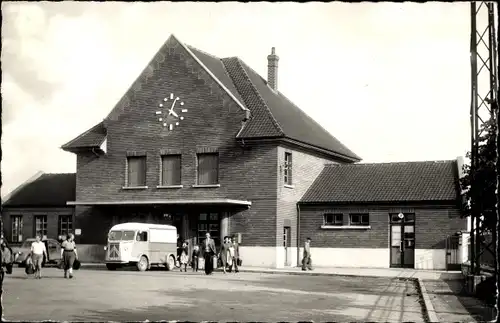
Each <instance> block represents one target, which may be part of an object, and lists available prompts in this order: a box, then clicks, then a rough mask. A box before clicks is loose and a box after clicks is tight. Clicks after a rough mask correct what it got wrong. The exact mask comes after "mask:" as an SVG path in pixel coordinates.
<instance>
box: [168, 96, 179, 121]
mask: <svg viewBox="0 0 500 323" xmlns="http://www.w3.org/2000/svg"><path fill="white" fill-rule="evenodd" d="M177 100H179V98H175V100H174V102H172V107H171V108H170V110H168V115H171V114H173V115H174V117H176V118H178V117H179V116H178V115H177V113H175V111H174V107H175V102H177Z"/></svg>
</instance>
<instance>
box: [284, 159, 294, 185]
mask: <svg viewBox="0 0 500 323" xmlns="http://www.w3.org/2000/svg"><path fill="white" fill-rule="evenodd" d="M283 166H284V169H283V179H284V182H285V185H292V183H293V182H292V153H290V152H285V163H284V165H283Z"/></svg>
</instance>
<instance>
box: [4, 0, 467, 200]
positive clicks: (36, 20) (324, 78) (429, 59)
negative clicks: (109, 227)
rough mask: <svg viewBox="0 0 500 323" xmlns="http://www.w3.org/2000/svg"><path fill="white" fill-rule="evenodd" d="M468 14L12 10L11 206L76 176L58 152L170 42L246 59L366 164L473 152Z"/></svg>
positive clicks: (7, 183)
mask: <svg viewBox="0 0 500 323" xmlns="http://www.w3.org/2000/svg"><path fill="white" fill-rule="evenodd" d="M469 6H470V5H469V3H466V2H462V3H460V2H454V3H439V2H427V3H422V4H419V3H409V2H407V3H342V2H335V3H285V2H283V3H264V2H257V3H236V2H233V3H229V2H226V3H197V2H179V3H172V2H151V3H147V2H143V3H141V2H130V3H125V2H72V1H64V2H2V15H3V21H2V43H3V44H2V45H3V46H2V47H3V48H2V57H1V59H2V72H3V73H2V89H1V91H2V106H3V111H2V126H3V135H2V157H3V160H2V163H1V167H2V181H3V187H2V196H4V195H5V194H6V193H8V192H10V191H12V190H13V189H15V188H16V187H17V186H18V185H20V184H22V183H23V182H24V181H25V180H27V179H28V178H30V177H31V176H33V175H34V174H35V173H36V172H38V171H43V172H52V173H66V172H75V171H76V157H75V155H74V154H71V153H68V152H64V151H62V150H61V149H60V146H61V145H63V144H65V143H66V142H68V141H70V140H71V139H73V138H75V137H76V136H78V135H79V134H81V133H82V132H84V131H85V130H87V129H88V128H90V127H92V126H93V125H95V124H96V123H98V122H100V121H102V119H103V118H105V117H106V115H107V114H108V113H109V112H110V111H111V109H112V108H113V107H114V105H115V104H116V102H117V101H119V99H120V98H121V96H123V94H124V93H125V92H126V91H127V89H128V88H129V87H130V85H131V84H132V83H133V82H134V81H135V79H136V78H137V77H138V76H139V74H140V73H141V71H142V70H143V69H144V68H145V66H146V65H147V64H148V63H149V61H150V60H151V59H152V57H153V56H154V55H155V53H156V52H157V51H158V49H159V48H160V47H161V46H162V45H163V43H164V42H165V41H166V40H167V38H168V37H169V36H170V35H171V34H174V35H175V36H176V37H177V38H178V39H179V40H180V41H182V42H183V43H185V44H188V45H192V46H194V47H197V48H199V49H201V50H203V51H205V52H208V53H211V54H213V55H216V56H219V57H228V56H239V57H240V58H241V59H242V60H243V61H245V62H246V63H247V64H248V65H250V66H251V67H252V68H253V69H255V70H256V71H257V72H258V73H259V74H260V75H262V76H263V77H264V78H266V77H267V55H268V54H270V51H271V47H275V48H276V54H277V55H278V56H279V57H280V60H279V79H278V88H279V91H280V92H282V93H283V94H284V95H285V96H287V97H288V98H289V99H291V100H292V101H293V102H294V103H295V104H296V105H298V106H299V107H300V108H301V109H302V110H304V111H305V112H306V113H307V114H308V115H310V116H311V117H312V118H313V119H315V120H316V121H317V122H318V123H319V124H320V125H321V126H323V127H324V128H325V129H326V130H328V131H329V132H330V133H331V134H332V135H333V136H335V137H336V138H337V139H339V140H340V141H341V142H342V143H344V144H345V145H346V146H347V147H349V148H350V149H351V150H352V151H354V152H355V153H356V154H357V155H359V156H360V157H361V158H362V159H363V162H396V161H417V160H444V159H455V158H456V157H457V156H463V155H465V152H466V151H467V150H468V149H469V147H470V128H469V126H470V121H469V109H470V54H469V47H470V45H469V37H470V27H469V26H470V23H469V21H470V13H469Z"/></svg>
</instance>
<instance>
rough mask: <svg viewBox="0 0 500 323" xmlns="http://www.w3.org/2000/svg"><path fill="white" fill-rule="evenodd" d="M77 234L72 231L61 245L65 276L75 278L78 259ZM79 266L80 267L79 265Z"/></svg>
mask: <svg viewBox="0 0 500 323" xmlns="http://www.w3.org/2000/svg"><path fill="white" fill-rule="evenodd" d="M74 240H75V236H74V235H73V234H72V233H70V234H68V238H67V239H66V241H64V242H63V243H62V245H61V247H62V248H61V258H62V260H63V263H64V267H63V268H64V278H68V273H69V278H70V279H71V278H73V268H74V265H75V261H77V260H78V253H77V252H76V245H75V241H74ZM78 268H79V267H78Z"/></svg>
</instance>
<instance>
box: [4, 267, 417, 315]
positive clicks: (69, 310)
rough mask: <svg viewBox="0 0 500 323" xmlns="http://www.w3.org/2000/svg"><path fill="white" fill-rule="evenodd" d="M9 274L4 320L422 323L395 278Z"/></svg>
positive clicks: (411, 294)
mask: <svg viewBox="0 0 500 323" xmlns="http://www.w3.org/2000/svg"><path fill="white" fill-rule="evenodd" d="M75 274H76V277H75V278H74V279H72V280H69V279H63V278H62V277H61V276H62V272H61V271H60V270H58V269H55V268H46V269H45V270H44V277H43V279H41V280H35V279H32V278H27V276H26V275H25V274H24V270H22V269H21V268H14V273H13V274H12V275H8V276H6V279H5V282H4V297H3V303H4V309H5V316H6V318H7V319H8V320H19V321H27V320H37V321H40V320H49V319H50V320H57V321H144V320H146V319H148V320H151V321H153V320H183V321H203V320H213V321H301V320H314V321H377V322H382V321H384V322H387V321H389V322H404V321H406V322H408V321H411V322H422V321H423V316H422V308H421V305H420V303H419V297H418V293H417V291H416V289H415V285H414V282H412V281H411V280H406V281H405V280H401V279H394V278H360V277H341V276H298V275H285V274H261V273H239V274H234V273H232V274H229V273H228V274H226V275H224V274H223V273H220V272H215V273H214V274H213V275H211V276H205V275H204V274H203V273H192V272H188V273H180V272H178V271H175V272H165V271H147V272H136V271H100V270H79V271H76V272H75Z"/></svg>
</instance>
